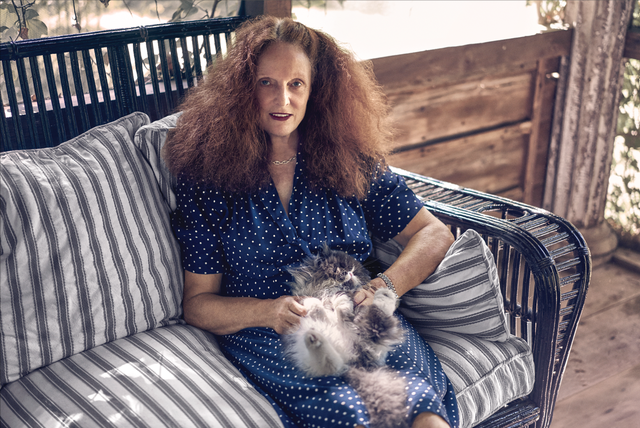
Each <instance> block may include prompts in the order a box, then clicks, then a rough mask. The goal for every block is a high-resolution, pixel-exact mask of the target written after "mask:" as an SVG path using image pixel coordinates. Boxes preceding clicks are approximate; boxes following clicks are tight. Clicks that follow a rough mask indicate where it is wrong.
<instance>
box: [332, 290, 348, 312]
mask: <svg viewBox="0 0 640 428" xmlns="http://www.w3.org/2000/svg"><path fill="white" fill-rule="evenodd" d="M331 303H332V304H333V309H334V310H335V311H336V312H337V313H338V314H340V316H341V317H344V316H345V315H347V314H350V313H352V312H353V300H352V299H351V298H350V297H349V296H347V295H346V294H338V295H336V296H335V297H333V299H332V302H331Z"/></svg>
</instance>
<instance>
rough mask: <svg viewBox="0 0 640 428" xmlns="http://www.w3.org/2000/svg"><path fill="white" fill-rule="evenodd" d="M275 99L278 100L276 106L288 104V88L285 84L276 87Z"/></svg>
mask: <svg viewBox="0 0 640 428" xmlns="http://www.w3.org/2000/svg"><path fill="white" fill-rule="evenodd" d="M276 101H277V102H278V106H286V105H288V104H289V89H288V88H287V87H286V86H285V87H280V88H278V92H277V94H276Z"/></svg>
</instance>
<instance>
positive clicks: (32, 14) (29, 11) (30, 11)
mask: <svg viewBox="0 0 640 428" xmlns="http://www.w3.org/2000/svg"><path fill="white" fill-rule="evenodd" d="M37 16H40V15H39V14H38V12H36V11H35V10H34V9H27V10H26V12H25V13H24V19H33V18H35V17H37Z"/></svg>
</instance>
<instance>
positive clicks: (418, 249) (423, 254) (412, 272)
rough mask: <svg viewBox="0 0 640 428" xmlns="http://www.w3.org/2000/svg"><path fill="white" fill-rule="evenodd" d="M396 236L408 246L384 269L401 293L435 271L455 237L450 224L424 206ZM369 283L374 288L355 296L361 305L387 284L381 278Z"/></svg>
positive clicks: (397, 240)
mask: <svg viewBox="0 0 640 428" xmlns="http://www.w3.org/2000/svg"><path fill="white" fill-rule="evenodd" d="M393 239H394V240H395V241H396V242H398V243H399V244H400V245H402V246H404V250H403V251H402V253H401V254H400V256H399V257H398V259H397V260H396V261H395V262H394V263H393V264H392V265H391V266H390V267H389V269H387V270H386V271H385V272H384V273H385V275H387V276H388V277H389V279H391V281H392V282H393V285H394V287H395V289H396V292H397V293H398V296H402V295H403V294H404V293H406V292H407V291H409V290H411V289H412V288H414V287H416V286H417V285H418V284H420V283H421V282H422V281H424V279H425V278H427V277H428V276H429V275H431V274H432V273H433V272H434V271H435V270H436V268H437V267H438V265H439V264H440V262H441V261H442V259H443V258H444V256H445V254H446V253H447V250H448V249H449V247H450V246H451V244H453V241H454V238H453V235H452V234H451V231H449V228H448V227H447V226H445V225H444V223H442V222H441V221H440V220H438V219H437V218H436V217H435V216H434V215H433V214H431V213H430V212H429V211H428V210H427V209H426V208H424V207H423V208H422V209H421V210H420V211H418V214H416V216H415V217H414V218H413V219H412V220H411V221H410V222H409V224H408V225H407V226H406V227H405V228H404V229H403V230H402V232H400V233H399V234H398V235H397V236H396V237H395V238H393ZM369 285H371V289H369V290H361V291H359V292H358V293H356V295H355V296H354V301H355V303H356V304H357V305H359V304H362V303H364V304H370V303H371V302H372V301H373V294H374V293H375V290H377V289H378V288H380V287H386V284H385V282H384V281H383V280H382V279H381V278H375V279H373V280H371V282H370V283H369Z"/></svg>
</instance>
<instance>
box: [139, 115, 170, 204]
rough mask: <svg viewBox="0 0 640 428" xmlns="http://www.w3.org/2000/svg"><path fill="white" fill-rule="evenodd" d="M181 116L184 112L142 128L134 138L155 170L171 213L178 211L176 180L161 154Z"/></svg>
mask: <svg viewBox="0 0 640 428" xmlns="http://www.w3.org/2000/svg"><path fill="white" fill-rule="evenodd" d="M181 114H182V112H178V113H174V114H172V115H169V116H165V117H163V118H162V119H158V120H156V121H154V122H151V123H150V124H148V125H145V126H142V127H141V128H140V129H138V130H137V131H136V135H135V136H134V137H133V144H134V145H135V146H136V147H137V148H138V150H140V151H141V152H142V154H143V155H144V158H145V159H146V160H147V162H148V163H149V166H150V167H151V169H152V170H153V174H154V175H155V177H156V181H157V182H158V186H159V188H160V192H161V193H162V195H163V196H164V199H165V200H166V201H167V204H168V205H169V207H170V208H171V211H173V210H175V209H176V195H175V194H174V193H173V189H174V188H175V185H176V178H175V177H174V175H173V174H171V173H170V172H169V170H168V169H167V166H166V164H165V162H164V159H162V154H161V153H162V146H163V145H164V142H165V140H166V139H167V134H168V132H169V130H171V129H172V128H175V127H176V124H177V123H178V118H179V117H180V115H181Z"/></svg>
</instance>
